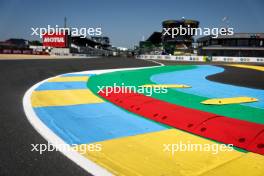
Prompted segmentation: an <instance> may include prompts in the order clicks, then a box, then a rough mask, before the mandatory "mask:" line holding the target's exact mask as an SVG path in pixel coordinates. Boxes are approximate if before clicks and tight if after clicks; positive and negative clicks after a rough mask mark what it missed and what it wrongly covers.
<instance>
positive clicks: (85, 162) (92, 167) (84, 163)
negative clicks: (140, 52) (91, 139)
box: [23, 66, 160, 176]
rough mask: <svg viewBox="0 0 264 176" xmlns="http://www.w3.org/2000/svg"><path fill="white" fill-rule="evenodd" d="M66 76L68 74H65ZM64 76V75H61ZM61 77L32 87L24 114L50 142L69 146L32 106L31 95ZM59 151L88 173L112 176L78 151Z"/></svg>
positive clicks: (26, 97)
mask: <svg viewBox="0 0 264 176" xmlns="http://www.w3.org/2000/svg"><path fill="white" fill-rule="evenodd" d="M154 67H160V66H150V67H139V68H138V67H136V68H121V69H106V70H91V71H82V72H72V73H70V74H80V73H83V74H87V73H93V74H102V73H110V72H114V71H123V70H124V71H125V70H138V69H144V68H154ZM64 74H66V73H64ZM67 74H68V73H67ZM61 75H63V74H61ZM61 75H57V76H54V77H50V78H47V79H45V80H43V81H41V82H38V83H36V84H35V85H33V86H32V87H30V88H29V89H28V90H27V91H26V93H25V95H24V97H23V108H24V112H25V114H26V117H27V119H28V121H29V122H30V124H31V125H32V126H33V127H34V129H35V130H36V131H37V132H38V133H39V134H40V135H41V136H42V137H43V138H44V139H45V140H47V141H48V142H50V143H52V144H53V145H55V146H56V145H58V146H59V145H61V144H67V143H65V141H63V140H62V139H61V138H60V137H59V136H57V135H56V134H55V133H54V132H53V131H52V130H51V129H50V128H48V127H47V126H46V125H45V124H44V123H43V122H42V121H41V120H40V119H39V118H38V116H37V115H36V113H35V112H34V110H33V107H32V105H31V94H32V92H33V91H34V90H35V89H36V88H37V87H38V86H39V85H41V84H43V83H44V82H46V81H48V80H49V79H53V78H55V77H59V76H61ZM57 149H58V151H60V152H61V153H62V154H64V155H65V156H66V157H68V158H69V159H71V160H72V161H73V162H75V163H76V164H77V165H79V166H80V167H81V168H83V169H84V170H85V171H87V172H88V173H91V174H93V175H95V176H112V173H110V172H109V171H108V170H106V169H105V168H103V167H101V166H99V165H98V164H96V163H95V162H93V161H91V160H89V159H88V158H85V157H84V156H82V155H81V154H80V153H78V152H77V151H70V150H60V148H57Z"/></svg>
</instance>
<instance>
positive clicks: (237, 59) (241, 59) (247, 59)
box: [212, 56, 264, 63]
mask: <svg viewBox="0 0 264 176" xmlns="http://www.w3.org/2000/svg"><path fill="white" fill-rule="evenodd" d="M212 62H262V63H264V58H263V57H222V56H213V57H212Z"/></svg>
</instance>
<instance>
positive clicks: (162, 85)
mask: <svg viewBox="0 0 264 176" xmlns="http://www.w3.org/2000/svg"><path fill="white" fill-rule="evenodd" d="M142 87H146V88H149V87H151V88H190V87H191V86H188V85H185V84H145V85H142Z"/></svg>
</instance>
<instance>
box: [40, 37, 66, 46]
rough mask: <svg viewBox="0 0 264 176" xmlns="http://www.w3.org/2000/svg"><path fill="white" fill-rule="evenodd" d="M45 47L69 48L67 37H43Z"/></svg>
mask: <svg viewBox="0 0 264 176" xmlns="http://www.w3.org/2000/svg"><path fill="white" fill-rule="evenodd" d="M43 46H50V47H57V48H65V47H67V37H66V35H64V34H53V35H50V34H46V35H44V36H43Z"/></svg>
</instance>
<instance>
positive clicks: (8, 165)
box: [0, 58, 157, 176]
mask: <svg viewBox="0 0 264 176" xmlns="http://www.w3.org/2000/svg"><path fill="white" fill-rule="evenodd" d="M151 65H157V64H155V63H152V62H149V61H143V60H135V59H132V58H96V59H65V60H63V59H57V60H2V61H0V85H1V86H0V97H1V99H0V144H1V145H0V176H2V175H3V176H9V175H10V176H16V175H25V176H31V175H32V176H36V175H38V176H42V175H67V176H71V175H74V176H76V175H78V176H84V175H86V176H87V175H89V174H88V173H87V172H85V171H84V170H83V169H82V168H80V167H79V166H77V165H76V164H75V163H73V162H72V161H71V160H69V159H68V158H66V157H65V156H64V155H62V154H61V153H60V152H55V151H53V152H45V153H43V154H42V155H40V154H39V153H38V152H32V151H31V149H32V146H31V144H47V141H46V140H44V139H43V138H42V137H41V136H40V134H39V133H38V132H37V131H36V130H35V129H34V128H33V127H32V126H31V124H30V123H29V122H28V120H27V118H26V116H25V113H24V110H23V106H22V98H23V96H24V94H25V92H26V91H27V90H28V89H29V88H30V87H31V86H33V85H34V84H36V83H37V82H40V81H42V80H44V79H46V78H49V77H52V76H56V75H58V74H62V73H68V72H77V71H84V70H96V69H108V68H124V67H141V66H151Z"/></svg>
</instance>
